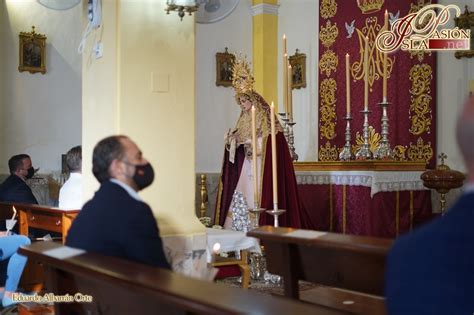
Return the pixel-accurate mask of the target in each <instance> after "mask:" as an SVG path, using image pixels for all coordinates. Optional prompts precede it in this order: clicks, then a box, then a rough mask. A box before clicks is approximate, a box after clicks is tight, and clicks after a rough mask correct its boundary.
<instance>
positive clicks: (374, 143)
mask: <svg viewBox="0 0 474 315" xmlns="http://www.w3.org/2000/svg"><path fill="white" fill-rule="evenodd" d="M380 139H381V137H380V134H379V133H378V132H375V129H374V127H372V126H369V146H370V151H372V152H374V151H375V149H377V147H378V145H379V143H380ZM355 141H356V143H355V144H353V145H352V152H353V153H354V154H355V152H357V151H358V150H359V149H360V148H361V147H362V145H363V144H364V137H363V136H362V135H361V134H360V133H359V132H358V131H357V133H356V139H355Z"/></svg>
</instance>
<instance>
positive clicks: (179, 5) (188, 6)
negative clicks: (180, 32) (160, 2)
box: [165, 0, 199, 21]
mask: <svg viewBox="0 0 474 315" xmlns="http://www.w3.org/2000/svg"><path fill="white" fill-rule="evenodd" d="M166 5H167V7H166V9H165V11H166V14H170V11H176V12H178V15H179V17H180V18H181V21H182V20H183V17H184V15H185V14H186V13H189V15H192V13H193V12H196V11H197V9H198V7H199V4H198V3H197V1H196V0H167V1H166Z"/></svg>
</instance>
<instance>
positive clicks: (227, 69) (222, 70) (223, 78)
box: [216, 47, 235, 87]
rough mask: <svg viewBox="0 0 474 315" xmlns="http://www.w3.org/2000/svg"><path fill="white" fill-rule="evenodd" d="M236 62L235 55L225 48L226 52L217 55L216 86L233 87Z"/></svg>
mask: <svg viewBox="0 0 474 315" xmlns="http://www.w3.org/2000/svg"><path fill="white" fill-rule="evenodd" d="M234 61H235V56H234V54H231V53H229V52H228V51H227V47H226V48H225V52H223V53H216V85H217V86H226V87H227V86H232V66H233V64H234Z"/></svg>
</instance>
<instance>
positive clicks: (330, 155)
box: [318, 141, 339, 161]
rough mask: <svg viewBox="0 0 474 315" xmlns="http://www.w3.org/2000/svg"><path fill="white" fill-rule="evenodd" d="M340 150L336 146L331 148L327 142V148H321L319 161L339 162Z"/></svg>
mask: <svg viewBox="0 0 474 315" xmlns="http://www.w3.org/2000/svg"><path fill="white" fill-rule="evenodd" d="M338 153H339V152H338V150H337V148H336V146H335V145H334V146H331V143H330V142H329V141H327V142H326V144H325V146H324V147H323V146H320V147H319V154H318V160H319V161H335V160H337V155H338Z"/></svg>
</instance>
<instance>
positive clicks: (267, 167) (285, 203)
mask: <svg viewBox="0 0 474 315" xmlns="http://www.w3.org/2000/svg"><path fill="white" fill-rule="evenodd" d="M264 140H265V142H266V144H265V145H264V147H265V152H264V156H265V159H264V160H263V161H262V167H263V177H262V191H261V192H260V194H261V198H260V201H261V202H260V206H261V207H262V208H266V209H273V192H272V157H271V152H272V150H271V148H272V146H271V141H270V137H269V136H268V137H267V138H266V139H264ZM267 140H268V141H267ZM276 142H277V173H278V207H279V208H280V209H285V210H287V212H286V213H285V214H283V215H281V216H280V218H279V223H280V226H288V227H295V228H300V227H302V222H301V207H300V203H299V198H298V190H297V186H296V176H295V171H294V169H293V162H292V160H291V156H290V152H289V149H288V144H287V143H286V140H285V137H284V135H283V133H281V132H279V133H277V135H276ZM244 158H245V156H244V148H243V146H242V145H241V146H239V147H238V148H237V150H236V152H235V161H234V163H233V164H232V163H230V162H229V152H228V151H227V150H225V153H224V161H223V162H222V173H221V180H220V182H219V189H218V193H217V202H216V210H215V212H214V222H215V224H219V225H222V226H223V225H224V222H225V218H226V216H227V212H228V211H229V207H230V203H231V201H232V195H233V194H234V191H235V187H236V186H237V182H238V181H239V177H240V173H241V171H242V165H243V162H244ZM249 207H252V205H249ZM260 225H273V216H271V215H269V214H267V213H264V214H262V215H261V217H260Z"/></svg>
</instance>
